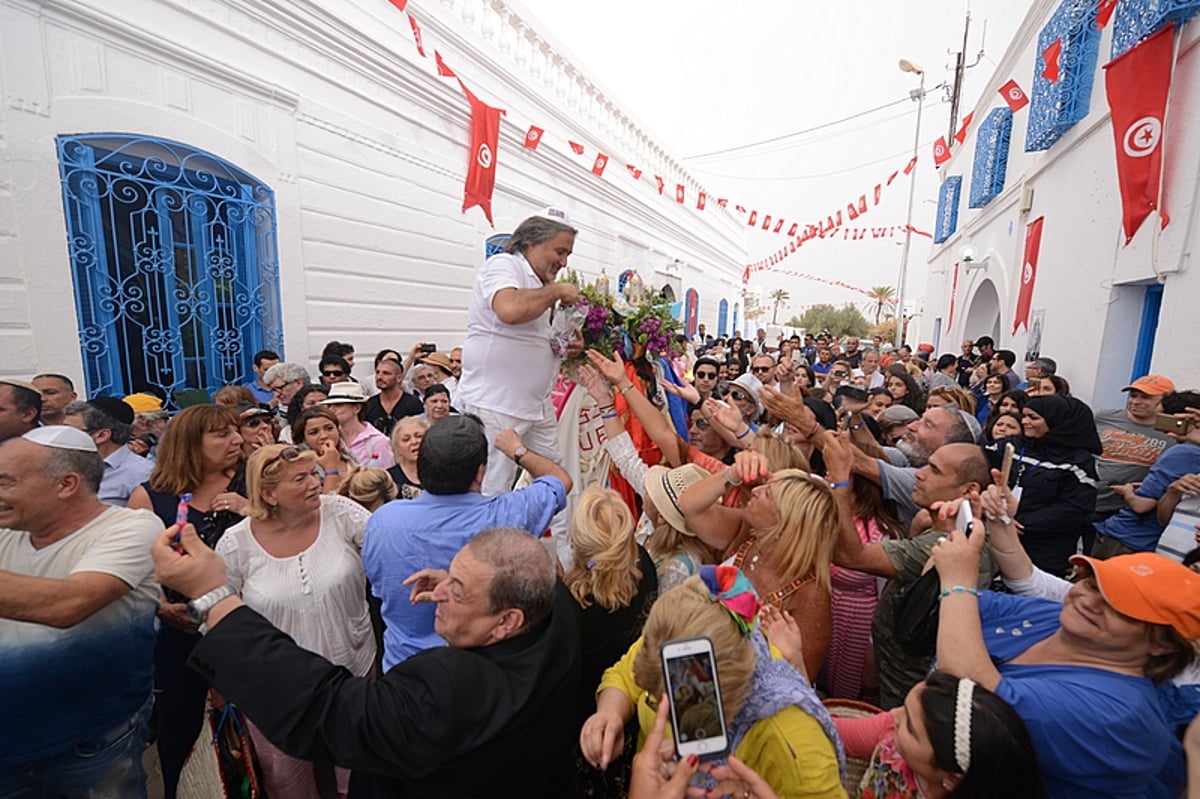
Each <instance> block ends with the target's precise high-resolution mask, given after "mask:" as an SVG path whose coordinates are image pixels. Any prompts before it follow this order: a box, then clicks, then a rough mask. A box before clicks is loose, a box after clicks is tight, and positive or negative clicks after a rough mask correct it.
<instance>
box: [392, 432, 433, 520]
mask: <svg viewBox="0 0 1200 799" xmlns="http://www.w3.org/2000/svg"><path fill="white" fill-rule="evenodd" d="M428 429H429V423H428V422H426V421H425V420H424V419H422V418H421V417H419V416H405V417H404V418H403V419H400V420H399V421H398V422H396V426H395V427H393V428H392V435H391V440H392V457H393V458H395V460H396V464H395V465H394V466H392V467H391V468H389V469H388V474H390V475H391V476H392V480H394V481H395V483H396V488H397V489H398V490H399V493H398V495H397V496H399V497H400V499H416V498H417V497H419V496H421V490H422V489H421V475H420V474H419V473H418V472H417V454H418V453H419V452H420V451H421V442H422V441H423V440H425V431H426V430H428Z"/></svg>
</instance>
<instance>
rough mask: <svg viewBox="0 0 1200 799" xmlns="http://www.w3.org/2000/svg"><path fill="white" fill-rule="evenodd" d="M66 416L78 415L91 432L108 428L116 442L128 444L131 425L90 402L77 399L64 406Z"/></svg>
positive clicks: (110, 435) (113, 440)
mask: <svg viewBox="0 0 1200 799" xmlns="http://www.w3.org/2000/svg"><path fill="white" fill-rule="evenodd" d="M63 415H64V416H78V417H79V418H80V419H83V426H84V427H85V428H87V431H88V432H89V433H95V432H98V431H100V430H107V431H108V432H109V438H111V439H112V442H113V443H114V444H128V443H129V438H130V435H131V434H130V430H131V426H130V425H127V424H125V423H124V422H122V421H120V420H118V419H114V418H112V417H111V416H109V415H108V414H107V413H105V412H104V411H102V410H101V409H100V408H98V407H96V406H95V405H93V404H92V403H90V402H84V401H82V400H77V401H75V402H72V403H69V404H68V405H67V407H65V408H63Z"/></svg>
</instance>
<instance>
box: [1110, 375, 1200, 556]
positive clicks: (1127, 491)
mask: <svg viewBox="0 0 1200 799" xmlns="http://www.w3.org/2000/svg"><path fill="white" fill-rule="evenodd" d="M1195 408H1200V393H1197V392H1194V391H1181V392H1177V393H1175V394H1168V395H1167V396H1166V397H1164V398H1163V409H1164V410H1165V411H1167V412H1179V413H1182V412H1183V411H1186V410H1188V409H1195ZM1181 418H1183V417H1181ZM1187 421H1188V422H1189V426H1188V427H1187V432H1186V433H1185V434H1183V435H1179V434H1176V433H1171V434H1170V436H1171V437H1172V438H1174V439H1175V440H1176V441H1177V442H1179V443H1177V444H1176V445H1175V446H1173V447H1170V448H1169V449H1167V450H1166V451H1165V452H1163V454H1162V455H1159V456H1158V460H1157V461H1155V462H1154V465H1153V466H1151V467H1150V471H1149V472H1147V473H1146V477H1145V479H1143V480H1142V481H1141V482H1140V483H1126V484H1125V485H1114V486H1111V488H1112V490H1113V493H1115V494H1117V495H1118V496H1120V497H1121V499H1123V500H1124V502H1125V507H1124V508H1122V509H1121V510H1120V511H1118V512H1117V513H1116V514H1115V515H1113V516H1110V517H1108V518H1107V519H1105V520H1104V521H1102V522H1098V523H1097V524H1096V533H1097V535H1096V544H1095V546H1094V547H1093V548H1092V554H1093V555H1095V556H1096V557H1098V558H1110V557H1112V556H1113V555H1123V554H1127V553H1130V552H1153V551H1154V550H1155V548H1156V547H1157V546H1158V539H1159V538H1160V537H1161V536H1162V532H1163V528H1164V527H1165V525H1164V524H1161V523H1160V522H1159V517H1158V503H1159V500H1161V499H1162V498H1163V495H1164V494H1166V493H1167V489H1168V488H1170V487H1171V484H1172V483H1174V482H1175V481H1176V480H1178V479H1179V478H1181V477H1183V476H1184V475H1187V474H1196V473H1200V427H1198V426H1195V425H1194V424H1192V423H1191V417H1190V416H1189V417H1187Z"/></svg>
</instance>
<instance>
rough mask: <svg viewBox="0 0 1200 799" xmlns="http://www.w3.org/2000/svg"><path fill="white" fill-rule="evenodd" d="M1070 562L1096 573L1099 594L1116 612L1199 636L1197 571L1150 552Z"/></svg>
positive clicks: (1199, 578)
mask: <svg viewBox="0 0 1200 799" xmlns="http://www.w3.org/2000/svg"><path fill="white" fill-rule="evenodd" d="M1071 563H1074V564H1075V565H1077V566H1087V567H1088V568H1090V569H1091V570H1092V574H1094V575H1096V584H1097V585H1099V586H1100V593H1101V594H1102V595H1103V596H1104V598H1105V599H1106V600H1107V601H1108V604H1110V605H1112V606H1113V607H1114V608H1115V609H1116V610H1117V611H1119V612H1121V613H1124V614H1125V615H1126V616H1129V617H1131V618H1134V619H1137V620H1138V621H1144V622H1146V623H1148V624H1166V625H1168V626H1170V627H1174V628H1175V630H1176V631H1177V632H1178V633H1179V634H1180V635H1182V636H1183V637H1184V638H1187V639H1188V640H1192V639H1196V638H1200V574H1197V573H1196V572H1194V571H1192V570H1191V569H1189V568H1188V567H1187V566H1184V565H1183V564H1182V563H1176V562H1175V561H1173V560H1171V559H1170V558H1167V557H1163V556H1162V555H1159V554H1156V553H1154V552H1137V553H1134V554H1132V555H1118V556H1116V557H1114V558H1109V559H1108V560H1097V559H1096V558H1089V557H1087V556H1086V555H1072V556H1071Z"/></svg>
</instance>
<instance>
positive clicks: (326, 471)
mask: <svg viewBox="0 0 1200 799" xmlns="http://www.w3.org/2000/svg"><path fill="white" fill-rule="evenodd" d="M331 474H341V472H339V471H338V470H337V469H326V470H325V476H326V477H328V476H329V475H331Z"/></svg>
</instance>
